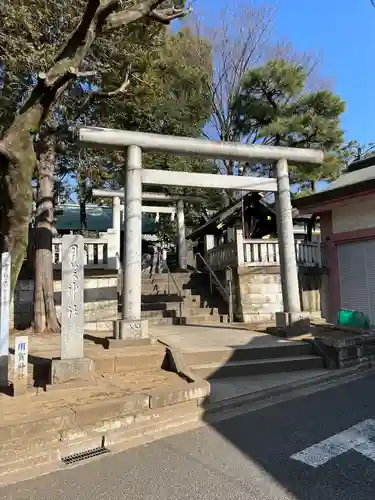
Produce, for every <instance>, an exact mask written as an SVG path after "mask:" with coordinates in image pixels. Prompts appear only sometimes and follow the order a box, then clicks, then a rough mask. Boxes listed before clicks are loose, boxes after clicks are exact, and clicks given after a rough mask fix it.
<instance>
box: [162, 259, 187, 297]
mask: <svg viewBox="0 0 375 500" xmlns="http://www.w3.org/2000/svg"><path fill="white" fill-rule="evenodd" d="M162 262H163V263H164V265H165V267H166V269H167V273H168V278H171V280H172V282H173V284H174V286H175V288H176V290H177V293H178V295H179V296H180V298H181V299H182V300H184V295H183V293H182V291H181V290H180V287H179V286H178V284H177V281H176V280H175V278H174V276H173V274H172V272H171V270H170V269H169V266H168V263H167V259H163V258H162ZM169 292H170V289H169V280H168V293H169Z"/></svg>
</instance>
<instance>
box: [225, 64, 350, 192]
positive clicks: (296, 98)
mask: <svg viewBox="0 0 375 500" xmlns="http://www.w3.org/2000/svg"><path fill="white" fill-rule="evenodd" d="M306 78H307V74H306V72H305V71H304V69H303V68H302V67H301V66H299V65H294V64H291V63H289V62H287V61H284V60H272V61H269V62H268V63H267V64H265V65H264V66H260V67H257V68H255V69H252V70H249V71H248V72H247V74H246V75H245V76H244V78H243V81H242V83H241V92H240V96H239V97H238V99H237V100H236V102H235V103H234V106H233V108H234V114H235V116H236V126H237V129H238V131H239V132H240V133H241V134H242V136H245V137H247V139H248V140H249V141H250V142H253V143H261V144H268V145H280V146H288V147H301V148H317V149H322V150H323V151H324V152H325V153H326V156H325V161H324V163H323V165H322V166H318V167H317V166H306V165H301V166H298V167H294V168H293V169H292V170H291V180H292V182H295V183H300V182H305V181H312V182H314V181H317V180H320V179H334V178H335V177H337V175H339V173H340V171H341V170H342V168H343V164H344V161H343V160H344V158H343V154H344V152H343V141H344V135H343V131H342V130H341V128H340V117H341V114H342V113H343V112H344V110H345V103H344V102H343V101H342V100H341V98H340V97H339V96H337V95H335V94H333V93H332V92H330V91H328V90H318V91H316V92H307V91H306V90H305V82H306ZM255 169H256V170H257V171H258V173H259V174H261V175H269V173H270V167H269V165H263V164H262V165H257V166H256V167H255Z"/></svg>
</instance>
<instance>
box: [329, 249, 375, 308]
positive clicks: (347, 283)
mask: <svg viewBox="0 0 375 500" xmlns="http://www.w3.org/2000/svg"><path fill="white" fill-rule="evenodd" d="M367 243H368V242H366V241H360V242H355V243H342V244H341V245H338V246H337V251H338V258H339V273H340V292H341V307H342V308H343V309H353V310H356V311H360V312H362V313H363V314H366V315H367V316H369V317H371V306H370V300H369V289H368V282H367V265H366V261H367V259H366V254H367V248H366V244H367Z"/></svg>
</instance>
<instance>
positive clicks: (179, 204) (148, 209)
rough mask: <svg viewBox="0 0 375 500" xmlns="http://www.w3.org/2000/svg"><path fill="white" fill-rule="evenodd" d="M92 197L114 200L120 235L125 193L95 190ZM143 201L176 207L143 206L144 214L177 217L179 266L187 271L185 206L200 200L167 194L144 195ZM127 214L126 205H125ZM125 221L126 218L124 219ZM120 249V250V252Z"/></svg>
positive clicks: (115, 225)
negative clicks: (164, 214)
mask: <svg viewBox="0 0 375 500" xmlns="http://www.w3.org/2000/svg"><path fill="white" fill-rule="evenodd" d="M92 195H93V197H94V198H112V228H113V229H114V231H115V234H118V235H119V234H120V226H121V209H120V199H121V198H124V197H125V191H117V190H111V189H108V190H107V189H93V190H92ZM142 201H146V202H152V201H154V202H155V201H156V202H163V203H172V204H175V205H176V207H171V206H148V205H143V206H142V212H143V213H156V214H158V213H169V214H171V215H172V216H174V215H175V214H176V215H177V217H176V218H177V249H178V265H179V268H180V269H187V249H186V230H185V214H184V204H185V202H186V203H198V202H199V201H200V199H199V198H198V197H196V196H182V195H181V196H172V195H168V194H165V193H149V192H145V193H142ZM124 214H125V205H124ZM124 219H125V217H124ZM119 251H120V249H119V248H118V252H119Z"/></svg>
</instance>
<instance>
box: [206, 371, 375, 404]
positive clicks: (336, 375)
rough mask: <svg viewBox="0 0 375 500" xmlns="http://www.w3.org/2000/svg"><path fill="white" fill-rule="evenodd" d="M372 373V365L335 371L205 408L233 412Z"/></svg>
mask: <svg viewBox="0 0 375 500" xmlns="http://www.w3.org/2000/svg"><path fill="white" fill-rule="evenodd" d="M371 373H375V369H374V368H372V367H371V366H370V365H368V366H367V365H360V366H354V367H349V368H343V369H341V370H335V371H334V372H330V373H327V374H323V375H317V376H315V377H311V378H309V379H305V380H303V381H300V382H292V383H288V384H282V385H279V386H277V387H272V388H270V389H265V390H260V391H256V392H253V393H249V394H244V395H242V396H237V397H234V398H230V399H226V400H222V401H218V402H214V403H210V402H209V400H208V403H206V404H203V407H204V410H205V412H207V413H208V414H215V413H218V412H219V411H221V410H231V409H235V408H239V407H241V406H245V405H247V404H249V403H253V402H254V403H259V402H262V401H266V400H268V399H270V398H273V397H277V396H282V395H284V394H286V393H288V392H292V391H295V390H301V389H306V388H309V387H317V386H319V385H323V384H326V383H330V382H336V381H339V380H341V379H342V381H343V382H345V381H346V380H347V381H348V382H350V381H351V380H352V379H353V380H354V379H356V378H358V376H361V377H365V376H366V375H369V374H371Z"/></svg>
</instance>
